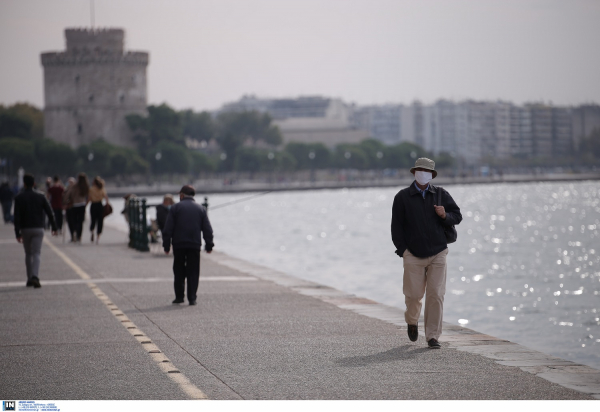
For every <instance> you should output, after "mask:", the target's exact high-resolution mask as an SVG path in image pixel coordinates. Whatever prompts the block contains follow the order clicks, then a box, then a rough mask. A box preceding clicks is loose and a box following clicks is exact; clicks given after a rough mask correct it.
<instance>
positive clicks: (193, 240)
mask: <svg viewBox="0 0 600 412" xmlns="http://www.w3.org/2000/svg"><path fill="white" fill-rule="evenodd" d="M200 232H202V237H204V242H205V243H206V246H205V249H206V251H208V252H210V251H211V250H212V248H213V246H214V243H213V231H212V227H211V225H210V221H209V220H208V215H207V214H206V209H204V206H202V205H199V204H198V203H196V201H195V200H194V198H193V197H184V198H183V200H182V201H181V202H179V203H177V204H174V205H173V206H171V209H170V210H169V214H168V216H167V221H166V223H165V227H164V230H163V231H162V237H163V249H164V250H165V252H168V251H169V250H170V249H171V243H173V249H198V250H200V248H201V246H202V239H201V236H200Z"/></svg>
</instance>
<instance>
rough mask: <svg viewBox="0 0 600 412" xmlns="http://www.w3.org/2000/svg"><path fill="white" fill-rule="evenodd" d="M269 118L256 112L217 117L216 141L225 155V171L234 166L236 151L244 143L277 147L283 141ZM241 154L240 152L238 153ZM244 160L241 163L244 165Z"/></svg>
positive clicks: (233, 113)
mask: <svg viewBox="0 0 600 412" xmlns="http://www.w3.org/2000/svg"><path fill="white" fill-rule="evenodd" d="M271 123H272V119H271V116H269V115H268V114H266V113H259V112H257V111H245V112H226V113H220V114H219V115H218V116H217V133H216V139H217V142H218V143H219V146H221V149H223V151H224V152H225V154H226V155H227V158H226V159H225V160H224V161H223V166H224V168H225V169H226V170H231V168H233V167H234V166H235V158H236V156H237V152H238V149H239V148H240V147H242V145H243V144H244V143H245V142H250V143H252V144H256V143H257V142H259V141H262V142H265V143H266V144H268V145H271V146H278V145H280V144H281V142H282V141H283V139H282V137H281V132H280V130H279V128H278V127H277V126H275V125H272V124H271ZM240 153H242V152H240ZM245 162H246V161H245V160H244V161H242V163H243V164H245Z"/></svg>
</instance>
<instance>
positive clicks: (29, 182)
mask: <svg viewBox="0 0 600 412" xmlns="http://www.w3.org/2000/svg"><path fill="white" fill-rule="evenodd" d="M34 183H35V181H34V178H33V175H30V174H26V175H25V176H23V185H24V186H25V187H24V188H23V191H22V192H21V193H19V194H18V195H17V196H16V197H15V235H16V237H17V241H18V242H19V243H23V247H24V249H25V267H26V268H27V286H33V287H34V288H41V287H42V285H40V278H39V270H40V254H41V252H42V240H43V239H44V212H45V213H46V215H48V219H49V220H50V224H51V225H52V236H56V230H57V229H56V222H55V220H54V213H52V208H51V207H50V204H49V203H48V199H46V196H44V194H43V193H41V192H38V191H36V190H34V189H33V185H34Z"/></svg>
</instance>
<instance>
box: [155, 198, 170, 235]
mask: <svg viewBox="0 0 600 412" xmlns="http://www.w3.org/2000/svg"><path fill="white" fill-rule="evenodd" d="M174 204H175V201H174V200H173V196H172V195H170V194H166V195H165V196H164V197H163V202H162V203H161V204H160V205H158V206H156V223H157V224H158V228H159V229H160V231H161V233H162V231H163V230H164V228H165V223H167V216H168V215H169V210H170V209H171V206H173V205H174Z"/></svg>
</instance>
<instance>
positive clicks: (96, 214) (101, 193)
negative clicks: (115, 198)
mask: <svg viewBox="0 0 600 412" xmlns="http://www.w3.org/2000/svg"><path fill="white" fill-rule="evenodd" d="M89 199H90V202H91V203H92V204H91V205H90V216H91V220H92V222H91V224H90V232H92V242H93V241H94V228H95V227H96V224H98V229H97V233H98V234H97V235H96V243H98V242H99V241H100V235H101V234H102V226H103V223H104V205H102V199H106V204H107V205H110V200H109V199H108V195H107V194H106V189H105V187H104V180H102V178H101V177H100V176H96V177H95V178H94V181H93V182H92V186H91V187H90V194H89Z"/></svg>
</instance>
